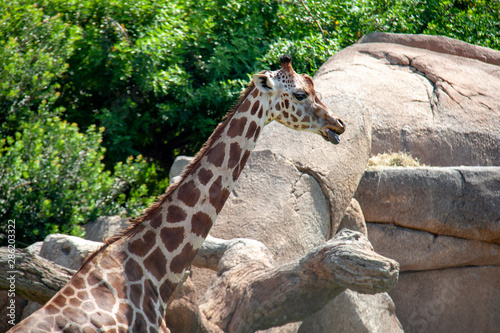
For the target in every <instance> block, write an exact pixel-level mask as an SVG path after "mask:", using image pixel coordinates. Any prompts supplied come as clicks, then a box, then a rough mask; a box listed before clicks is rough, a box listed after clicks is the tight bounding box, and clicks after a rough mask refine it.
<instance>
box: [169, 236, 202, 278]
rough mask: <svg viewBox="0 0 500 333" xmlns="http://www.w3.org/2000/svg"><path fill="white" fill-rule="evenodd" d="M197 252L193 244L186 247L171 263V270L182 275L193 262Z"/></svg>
mask: <svg viewBox="0 0 500 333" xmlns="http://www.w3.org/2000/svg"><path fill="white" fill-rule="evenodd" d="M196 252H197V251H196V250H195V249H193V246H192V245H191V244H189V243H188V244H186V245H184V248H183V249H182V251H181V253H179V254H178V255H177V256H175V258H174V259H172V262H171V263H170V270H171V271H172V272H173V273H175V274H180V273H182V271H183V270H184V268H185V267H186V266H187V265H188V264H190V263H191V261H193V258H194V256H195V255H196Z"/></svg>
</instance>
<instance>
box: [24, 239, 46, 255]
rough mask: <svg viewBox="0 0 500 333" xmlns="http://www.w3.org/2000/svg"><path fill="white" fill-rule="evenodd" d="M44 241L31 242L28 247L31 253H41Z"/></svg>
mask: <svg viewBox="0 0 500 333" xmlns="http://www.w3.org/2000/svg"><path fill="white" fill-rule="evenodd" d="M42 246H43V242H36V243H33V244H31V245H30V246H28V247H27V248H26V250H28V251H29V252H30V253H31V254H36V255H40V250H41V249H42Z"/></svg>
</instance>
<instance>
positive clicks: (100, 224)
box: [84, 215, 129, 242]
mask: <svg viewBox="0 0 500 333" xmlns="http://www.w3.org/2000/svg"><path fill="white" fill-rule="evenodd" d="M128 226H129V221H128V220H127V219H125V218H122V217H120V216H118V215H115V216H101V217H99V218H98V219H97V220H95V221H93V222H89V223H87V224H85V225H84V228H85V239H87V240H91V241H94V242H102V241H103V240H104V239H106V238H108V237H111V236H113V235H117V234H119V233H120V231H121V230H123V229H124V228H126V227H128Z"/></svg>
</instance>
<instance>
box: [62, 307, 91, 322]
mask: <svg viewBox="0 0 500 333" xmlns="http://www.w3.org/2000/svg"><path fill="white" fill-rule="evenodd" d="M63 315H65V316H66V317H68V318H71V320H72V321H74V322H75V323H76V324H77V325H83V324H85V323H86V322H87V316H86V315H85V314H84V313H82V311H79V310H77V309H75V308H66V309H64V310H63Z"/></svg>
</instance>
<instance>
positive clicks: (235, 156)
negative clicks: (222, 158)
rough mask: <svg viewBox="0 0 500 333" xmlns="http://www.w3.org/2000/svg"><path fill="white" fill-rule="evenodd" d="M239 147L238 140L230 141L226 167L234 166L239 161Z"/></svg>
mask: <svg viewBox="0 0 500 333" xmlns="http://www.w3.org/2000/svg"><path fill="white" fill-rule="evenodd" d="M240 156H241V147H240V145H239V143H238V142H233V143H231V146H229V161H228V162H227V167H228V168H229V169H232V168H234V167H235V166H236V165H237V164H238V162H239V161H240Z"/></svg>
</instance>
